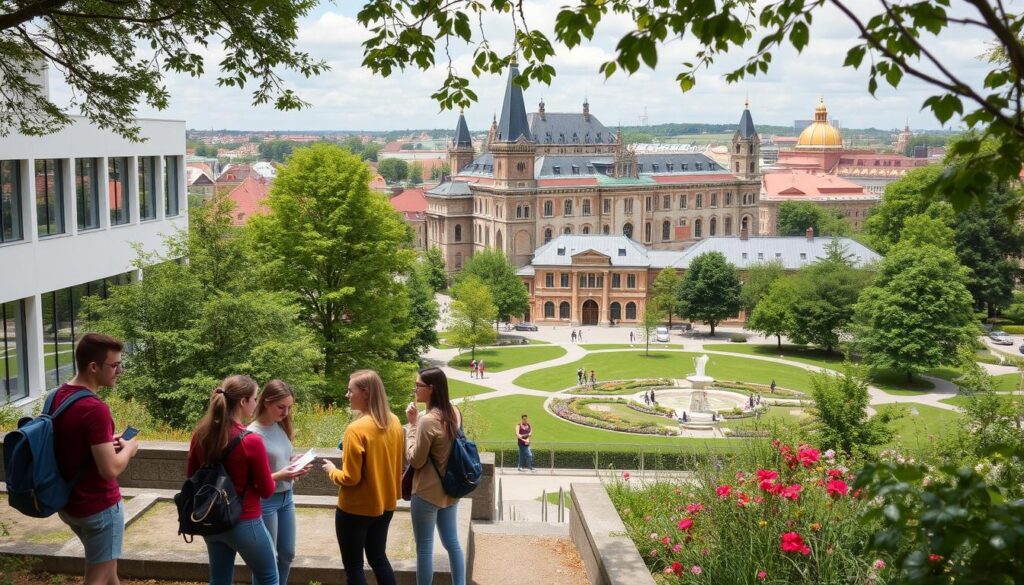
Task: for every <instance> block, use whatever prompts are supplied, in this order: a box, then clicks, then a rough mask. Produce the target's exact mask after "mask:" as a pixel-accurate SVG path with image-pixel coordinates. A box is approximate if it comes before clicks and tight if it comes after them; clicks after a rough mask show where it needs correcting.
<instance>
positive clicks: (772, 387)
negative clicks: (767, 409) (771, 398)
mask: <svg viewBox="0 0 1024 585" xmlns="http://www.w3.org/2000/svg"><path fill="white" fill-rule="evenodd" d="M771 389H772V394H774V393H775V378H772V385H771Z"/></svg>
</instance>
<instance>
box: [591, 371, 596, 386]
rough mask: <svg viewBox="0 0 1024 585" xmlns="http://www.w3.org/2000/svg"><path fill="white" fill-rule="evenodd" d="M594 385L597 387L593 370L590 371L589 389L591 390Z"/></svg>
mask: <svg viewBox="0 0 1024 585" xmlns="http://www.w3.org/2000/svg"><path fill="white" fill-rule="evenodd" d="M595 385H597V375H596V374H594V370H590V389H591V390H593V389H594V386H595Z"/></svg>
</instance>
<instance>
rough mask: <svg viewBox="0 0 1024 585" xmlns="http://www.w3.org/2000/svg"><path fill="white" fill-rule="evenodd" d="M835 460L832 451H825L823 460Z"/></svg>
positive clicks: (834, 454) (834, 453)
mask: <svg viewBox="0 0 1024 585" xmlns="http://www.w3.org/2000/svg"><path fill="white" fill-rule="evenodd" d="M835 458H836V452H835V451H834V450H832V449H829V450H828V451H825V459H828V460H829V461H831V460H833V459H835Z"/></svg>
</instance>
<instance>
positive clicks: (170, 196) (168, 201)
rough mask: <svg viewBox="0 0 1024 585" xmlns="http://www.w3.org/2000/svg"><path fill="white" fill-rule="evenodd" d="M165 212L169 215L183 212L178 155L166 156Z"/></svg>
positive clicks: (172, 215)
mask: <svg viewBox="0 0 1024 585" xmlns="http://www.w3.org/2000/svg"><path fill="white" fill-rule="evenodd" d="M164 203H165V208H164V212H165V213H166V214H167V217H174V216H175V215H178V214H179V213H181V193H179V192H178V157H176V156H165V157H164Z"/></svg>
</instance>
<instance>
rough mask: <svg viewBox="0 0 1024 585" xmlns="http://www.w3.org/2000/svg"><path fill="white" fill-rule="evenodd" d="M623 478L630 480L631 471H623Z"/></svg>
mask: <svg viewBox="0 0 1024 585" xmlns="http://www.w3.org/2000/svg"><path fill="white" fill-rule="evenodd" d="M622 479H623V480H624V481H629V472H628V471H623V472H622Z"/></svg>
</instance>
